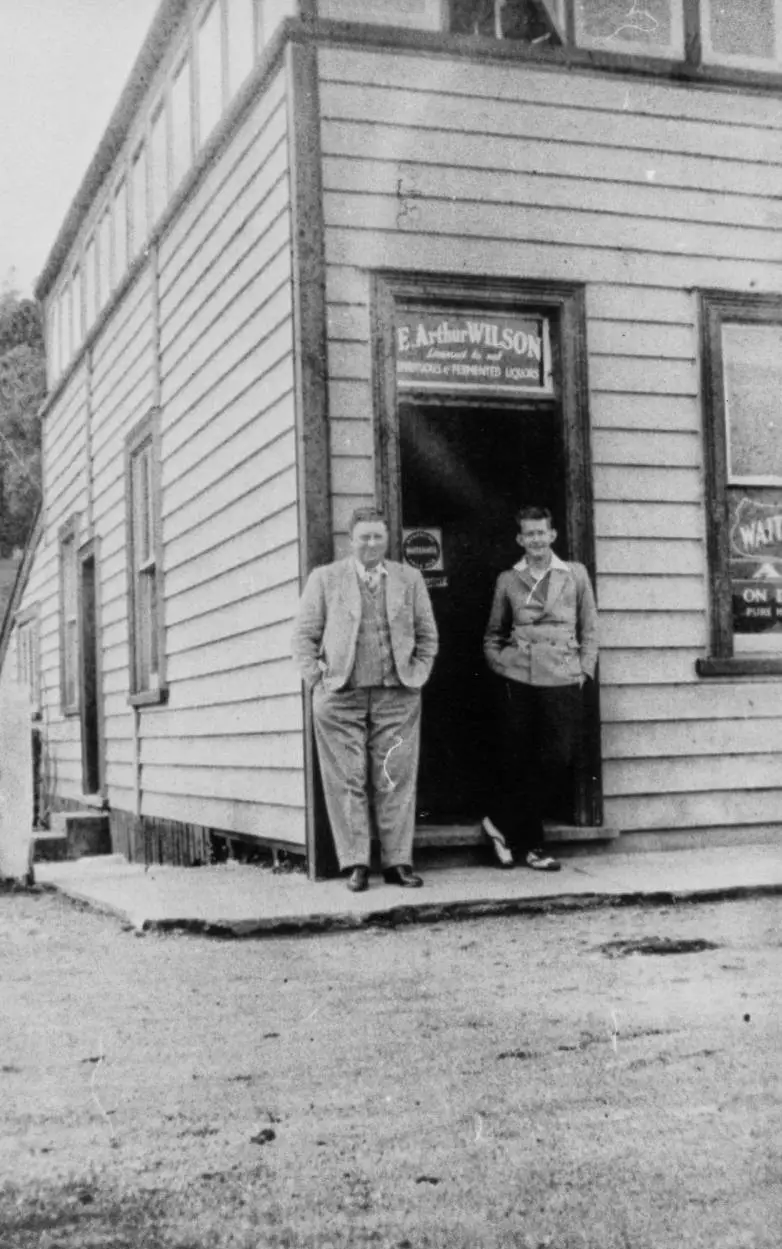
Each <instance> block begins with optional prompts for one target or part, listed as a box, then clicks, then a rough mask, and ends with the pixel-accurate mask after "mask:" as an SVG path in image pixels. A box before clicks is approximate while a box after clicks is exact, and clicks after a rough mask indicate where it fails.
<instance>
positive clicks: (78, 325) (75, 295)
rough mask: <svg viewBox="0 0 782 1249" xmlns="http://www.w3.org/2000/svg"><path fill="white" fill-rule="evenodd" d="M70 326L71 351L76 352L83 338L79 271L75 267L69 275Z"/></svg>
mask: <svg viewBox="0 0 782 1249" xmlns="http://www.w3.org/2000/svg"><path fill="white" fill-rule="evenodd" d="M71 325H72V334H73V349H74V351H78V349H79V347H80V346H81V343H82V338H83V336H84V308H83V306H82V287H81V269H80V268H79V266H78V265H77V266H76V268H75V269H74V271H73V273H72V274H71Z"/></svg>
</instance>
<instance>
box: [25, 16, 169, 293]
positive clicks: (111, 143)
mask: <svg viewBox="0 0 782 1249" xmlns="http://www.w3.org/2000/svg"><path fill="white" fill-rule="evenodd" d="M189 3H190V0H161V3H160V5H159V6H158V10H157V12H156V14H155V17H154V19H153V21H152V25H151V26H150V28H149V32H148V34H147V37H146V39H145V40H144V44H143V46H142V48H141V51H140V52H139V54H138V56H137V57H136V61H135V64H134V65H133V68H132V70H131V71H130V75H129V77H128V80H127V82H126V83H125V87H124V89H123V91H122V95H121V96H120V98H119V101H118V103H117V105H116V107H115V109H114V112H113V113H112V115H111V118H110V119H109V124H108V125H107V127H106V130H105V131H104V134H103V138H102V139H101V141H100V143H99V144H98V149H97V151H96V153H95V155H94V156H93V158H92V161H91V162H90V165H89V168H88V169H87V172H86V174H85V175H84V178H83V179H82V183H81V186H80V187H79V189H78V191H77V192H76V195H75V197H74V199H73V202H72V204H71V206H70V208H69V209H68V213H67V216H66V218H65V220H64V222H63V224H62V226H61V227H60V232H59V234H58V235H57V239H56V241H55V243H54V246H53V248H52V250H51V251H50V253H49V257H48V259H47V261H46V264H45V265H44V268H43V272H42V273H41V276H40V277H39V279H38V281H37V283H36V285H35V296H36V299H45V298H46V296H47V295H48V293H49V291H50V290H51V289H52V286H53V285H54V283H55V281H56V279H57V275H58V274H59V272H60V269H61V268H62V265H63V263H64V261H65V259H66V257H67V255H68V253H69V251H70V250H71V248H72V246H73V244H74V241H75V239H76V236H77V234H78V232H79V229H80V227H81V224H82V221H83V220H84V217H85V215H86V214H87V212H88V211H89V209H90V207H91V206H92V203H93V201H94V199H95V196H96V194H97V192H98V190H99V189H100V186H101V183H102V182H103V179H104V178H105V177H106V174H107V173H108V172H109V170H110V169H111V166H112V165H113V163H114V161H115V160H116V158H117V156H118V154H119V152H120V151H121V149H122V145H123V143H124V142H125V140H126V138H127V136H128V131H129V130H130V127H131V125H132V123H133V120H134V118H135V116H136V113H137V111H138V107H139V104H140V103H141V101H142V100H143V98H144V95H145V93H146V91H147V88H148V87H149V83H150V79H151V78H152V75H153V74H154V72H155V70H156V69H157V67H158V65H159V64H160V62H161V60H162V59H163V56H164V55H165V52H166V49H167V47H168V43H169V40H170V38H171V36H172V34H173V32H174V30H175V29H176V27H177V25H178V23H179V20H180V18H181V16H182V14H183V13H184V11H185V9H186V8H187V7H188V4H189Z"/></svg>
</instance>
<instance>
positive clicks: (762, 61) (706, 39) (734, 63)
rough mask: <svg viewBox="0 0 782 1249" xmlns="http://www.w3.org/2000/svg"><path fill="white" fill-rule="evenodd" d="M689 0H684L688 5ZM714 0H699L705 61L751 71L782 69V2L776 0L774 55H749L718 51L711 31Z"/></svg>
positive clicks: (775, 70) (768, 71) (759, 72)
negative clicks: (710, 21)
mask: <svg viewBox="0 0 782 1249" xmlns="http://www.w3.org/2000/svg"><path fill="white" fill-rule="evenodd" d="M687 3H688V0H684V4H685V5H686V4H687ZM713 3H714V0H698V16H699V19H700V22H699V24H700V33H701V45H702V49H703V63H704V65H707V66H709V67H712V66H720V65H724V66H727V67H728V68H734V69H743V70H747V71H748V72H749V73H758V74H764V73H765V74H769V73H770V74H773V73H779V72H780V70H781V69H782V3H780V0H774V9H775V13H774V19H775V23H778V25H777V26H776V29H775V31H774V35H775V47H774V56H773V57H762V56H752V55H747V54H745V53H743V52H717V51H715V49H714V47H713V46H712V43H711V38H710V33H709V18H710V12H709V10H710V8H711V5H712V4H713Z"/></svg>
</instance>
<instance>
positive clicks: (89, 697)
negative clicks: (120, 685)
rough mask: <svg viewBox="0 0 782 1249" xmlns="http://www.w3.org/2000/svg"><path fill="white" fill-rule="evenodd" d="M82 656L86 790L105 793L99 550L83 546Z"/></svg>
mask: <svg viewBox="0 0 782 1249" xmlns="http://www.w3.org/2000/svg"><path fill="white" fill-rule="evenodd" d="M79 570H80V578H79V603H80V617H81V620H80V625H81V638H80V656H81V699H80V706H81V740H82V790H83V792H84V793H85V794H98V793H99V792H100V790H101V784H102V777H101V748H100V709H99V691H98V680H99V666H98V604H97V581H96V558H95V548H94V544H93V543H92V542H90V543H88V544H87V545H86V546H84V547H82V549H81V552H80V558H79Z"/></svg>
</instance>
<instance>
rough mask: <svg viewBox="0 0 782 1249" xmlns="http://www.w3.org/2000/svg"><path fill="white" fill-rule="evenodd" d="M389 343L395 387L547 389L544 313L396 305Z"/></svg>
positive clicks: (510, 392) (540, 391)
mask: <svg viewBox="0 0 782 1249" xmlns="http://www.w3.org/2000/svg"><path fill="white" fill-rule="evenodd" d="M394 343H395V351H396V380H397V386H398V388H399V389H400V390H429V391H432V390H435V391H447V392H455V393H457V394H458V393H460V392H461V393H464V392H470V393H472V394H494V395H504V394H508V395H514V394H525V395H529V394H530V393H533V394H550V393H551V389H552V382H551V350H550V344H549V326H548V321H547V320H546V318H545V317H536V316H526V317H519V316H512V315H508V316H505V315H503V314H496V313H485V312H481V313H476V314H474V315H473V314H469V313H465V314H462V313H452V312H449V313H445V312H430V311H418V310H415V309H399V310H398V312H397V317H396V324H395V327H394Z"/></svg>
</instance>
